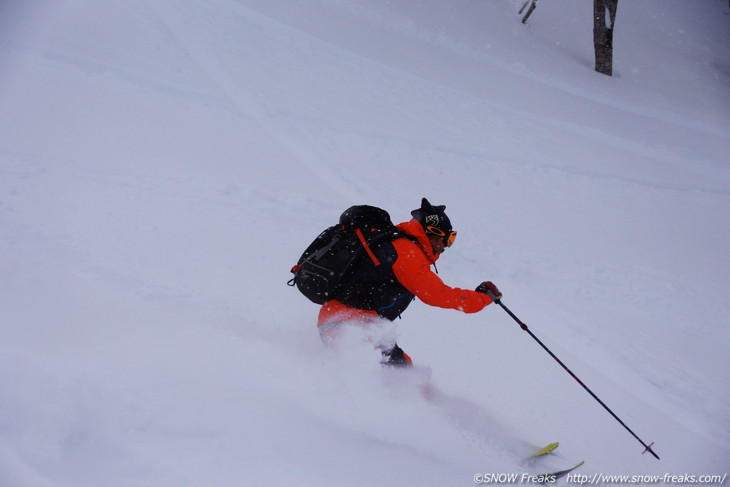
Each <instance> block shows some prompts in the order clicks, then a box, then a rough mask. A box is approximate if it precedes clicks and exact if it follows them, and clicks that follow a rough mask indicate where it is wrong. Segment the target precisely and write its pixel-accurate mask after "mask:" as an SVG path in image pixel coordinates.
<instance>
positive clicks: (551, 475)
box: [539, 461, 586, 482]
mask: <svg viewBox="0 0 730 487" xmlns="http://www.w3.org/2000/svg"><path fill="white" fill-rule="evenodd" d="M584 463H586V462H585V461H580V462H578V463H576V464H575V466H573V467H570V468H567V469H565V470H558V471H557V472H550V473H543V474H540V475H539V477H545V478H546V479H548V482H554V481H556V480H558V479H560V478H563V477H565V476H566V475H568V474H569V473H570V472H572V471H573V470H575V469H576V468H578V467H580V466H581V465H583V464H584Z"/></svg>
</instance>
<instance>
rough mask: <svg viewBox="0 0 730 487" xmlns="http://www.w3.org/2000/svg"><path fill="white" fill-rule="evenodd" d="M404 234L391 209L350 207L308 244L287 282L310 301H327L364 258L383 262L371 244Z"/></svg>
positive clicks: (321, 302)
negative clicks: (337, 221)
mask: <svg viewBox="0 0 730 487" xmlns="http://www.w3.org/2000/svg"><path fill="white" fill-rule="evenodd" d="M401 236H402V234H401V233H399V232H398V231H397V230H396V228H395V226H394V225H393V222H392V221H391V220H390V215H389V214H388V212H387V211H385V210H383V209H380V208H376V207H374V206H368V205H358V206H353V207H350V208H348V209H347V210H346V211H345V212H344V213H342V215H341V216H340V222H339V223H338V224H337V225H333V226H331V227H329V228H327V229H326V230H324V231H323V232H322V233H320V234H319V236H318V237H317V238H316V239H314V242H312V243H311V244H310V245H309V247H307V249H306V250H305V251H304V253H303V254H302V256H301V257H300V258H299V261H298V262H297V265H295V266H294V267H292V269H291V272H292V273H293V274H294V277H293V278H292V279H291V280H290V281H289V282H288V283H287V284H289V285H290V286H296V287H297V289H299V291H301V293H302V294H304V295H305V296H306V297H307V298H309V300H310V301H313V302H314V303H317V304H324V303H326V302H327V301H329V300H331V299H335V298H336V297H337V295H338V293H339V292H340V290H342V289H343V288H344V287H345V286H346V285H347V284H348V282H349V280H350V279H351V278H352V275H353V271H354V270H355V268H356V267H357V265H358V264H359V263H360V262H362V261H363V260H367V261H368V262H369V263H371V264H372V265H373V266H380V265H381V262H380V261H379V260H378V258H377V257H376V256H375V254H374V253H373V251H372V250H371V248H370V247H372V246H375V245H377V244H379V243H382V242H389V241H392V240H394V239H396V238H398V237H401Z"/></svg>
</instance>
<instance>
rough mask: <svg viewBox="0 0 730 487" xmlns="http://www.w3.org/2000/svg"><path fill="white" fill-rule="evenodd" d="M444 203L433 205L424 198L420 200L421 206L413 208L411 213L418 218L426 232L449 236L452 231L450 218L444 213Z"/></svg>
mask: <svg viewBox="0 0 730 487" xmlns="http://www.w3.org/2000/svg"><path fill="white" fill-rule="evenodd" d="M444 210H446V206H445V205H441V206H433V205H432V204H431V203H429V202H428V200H427V199H426V198H423V199H422V200H421V207H420V208H418V209H416V210H413V211H412V212H411V215H413V218H415V219H416V220H418V223H420V224H421V226H422V227H423V229H424V230H426V234H430V235H438V236H440V237H444V236H449V235H451V234H452V233H454V232H453V230H454V229H453V228H452V227H451V220H449V217H448V216H446V213H444Z"/></svg>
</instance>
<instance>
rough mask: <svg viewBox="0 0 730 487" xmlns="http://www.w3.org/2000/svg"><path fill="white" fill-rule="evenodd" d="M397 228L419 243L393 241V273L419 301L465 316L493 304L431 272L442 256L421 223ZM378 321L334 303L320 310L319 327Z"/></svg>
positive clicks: (366, 312) (367, 312) (368, 312)
mask: <svg viewBox="0 0 730 487" xmlns="http://www.w3.org/2000/svg"><path fill="white" fill-rule="evenodd" d="M396 228H397V229H398V230H399V231H401V232H403V233H406V234H408V235H410V236H412V237H415V239H416V242H413V241H412V240H411V239H408V238H399V239H396V240H394V241H393V248H394V249H395V251H396V253H397V258H396V260H395V262H394V263H393V273H394V275H395V277H396V279H397V280H398V282H399V283H400V284H401V285H402V286H403V287H405V288H406V289H407V290H408V291H410V292H411V293H412V294H414V295H415V296H416V297H417V298H418V299H420V300H421V301H423V302H424V303H426V304H428V305H431V306H438V307H440V308H450V309H456V310H459V311H463V312H465V313H476V312H477V311H481V310H482V309H484V307H485V306H487V305H488V304H491V303H492V300H491V299H490V298H489V296H487V295H486V294H483V293H478V292H476V291H471V290H468V289H460V288H455V287H450V286H447V285H446V284H444V282H443V281H442V280H441V278H440V277H439V276H437V275H436V274H435V273H434V272H433V271H432V270H431V266H432V265H433V264H434V263H435V262H436V261H437V260H438V258H439V256H438V255H436V254H434V253H433V249H432V247H431V242H430V240H429V238H428V236H427V235H426V232H425V230H424V229H423V227H422V226H421V224H420V223H419V222H418V221H416V220H415V219H413V220H411V221H409V222H405V223H401V224H400V225H397V227H396ZM377 318H378V313H377V312H375V311H371V310H362V309H356V308H351V307H349V306H346V305H344V304H342V303H341V302H339V301H336V300H332V301H328V302H327V303H325V304H324V305H323V306H322V308H321V309H320V312H319V319H318V324H320V325H321V324H323V323H329V322H334V321H347V320H359V321H363V320H365V321H367V320H371V319H373V320H374V319H377Z"/></svg>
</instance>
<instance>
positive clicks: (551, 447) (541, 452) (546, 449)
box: [527, 441, 560, 458]
mask: <svg viewBox="0 0 730 487" xmlns="http://www.w3.org/2000/svg"><path fill="white" fill-rule="evenodd" d="M558 445H560V443H558V442H557V441H556V442H555V443H550V444H549V445H548V446H546V447H544V448H542V449H540V450H538V451H536V452H535V453H533V454H532V455H530V456H529V457H527V458H537V457H541V456H543V455H547V454H548V453H550V452H551V451H553V450H555V449H556V448H557V447H558Z"/></svg>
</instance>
